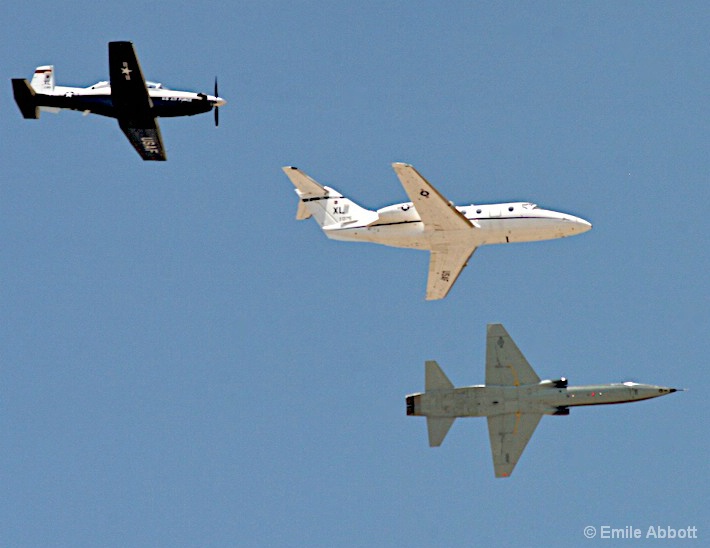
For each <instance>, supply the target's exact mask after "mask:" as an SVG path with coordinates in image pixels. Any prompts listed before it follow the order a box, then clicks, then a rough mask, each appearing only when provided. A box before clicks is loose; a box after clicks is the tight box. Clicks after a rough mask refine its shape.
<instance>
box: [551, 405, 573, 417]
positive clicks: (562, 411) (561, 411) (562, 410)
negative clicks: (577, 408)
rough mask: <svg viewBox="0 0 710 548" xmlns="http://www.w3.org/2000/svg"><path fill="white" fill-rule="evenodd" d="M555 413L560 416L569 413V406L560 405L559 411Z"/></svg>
mask: <svg viewBox="0 0 710 548" xmlns="http://www.w3.org/2000/svg"><path fill="white" fill-rule="evenodd" d="M553 415H556V416H560V415H563V416H564V415H569V407H558V408H557V411H555V412H554V413H553Z"/></svg>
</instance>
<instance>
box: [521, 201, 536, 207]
mask: <svg viewBox="0 0 710 548" xmlns="http://www.w3.org/2000/svg"><path fill="white" fill-rule="evenodd" d="M523 208H524V209H537V204H531V203H529V202H528V203H526V204H523Z"/></svg>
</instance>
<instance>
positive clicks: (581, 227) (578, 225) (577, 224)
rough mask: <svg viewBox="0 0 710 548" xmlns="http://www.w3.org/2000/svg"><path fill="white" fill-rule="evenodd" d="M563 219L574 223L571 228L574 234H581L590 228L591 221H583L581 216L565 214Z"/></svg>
mask: <svg viewBox="0 0 710 548" xmlns="http://www.w3.org/2000/svg"><path fill="white" fill-rule="evenodd" d="M564 218H565V221H569V222H571V223H574V228H573V229H572V230H573V231H574V233H575V234H582V233H583V232H587V231H588V230H591V229H592V223H590V222H589V221H585V220H584V219H582V218H581V217H575V216H574V215H565V216H564Z"/></svg>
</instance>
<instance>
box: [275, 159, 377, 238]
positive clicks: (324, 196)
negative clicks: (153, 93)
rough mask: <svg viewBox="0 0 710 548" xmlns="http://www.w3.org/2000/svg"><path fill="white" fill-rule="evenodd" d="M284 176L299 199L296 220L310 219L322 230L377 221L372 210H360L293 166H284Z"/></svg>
mask: <svg viewBox="0 0 710 548" xmlns="http://www.w3.org/2000/svg"><path fill="white" fill-rule="evenodd" d="M283 171H284V173H285V174H286V175H287V176H288V178H289V179H290V180H291V182H292V183H293V186H295V187H296V194H298V197H299V203H298V211H297V212H296V219H298V220H299V221H302V220H304V219H308V218H309V217H313V218H314V219H315V221H316V222H317V223H318V224H319V225H320V226H321V228H322V229H323V230H328V229H334V228H347V227H351V226H352V227H357V226H367V225H369V224H372V223H374V222H375V221H377V219H379V215H378V214H377V212H375V211H370V210H369V209H365V208H363V207H360V206H359V205H357V204H356V203H355V202H353V201H352V200H350V199H348V198H345V197H344V196H343V195H342V194H340V193H339V192H338V191H337V190H335V189H332V188H330V187H327V186H322V185H320V184H318V183H317V182H316V181H314V180H313V179H311V178H310V177H309V176H308V175H306V174H305V173H304V172H303V171H301V170H300V169H298V168H297V167H291V166H287V167H284V168H283Z"/></svg>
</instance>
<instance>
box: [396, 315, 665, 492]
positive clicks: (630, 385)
mask: <svg viewBox="0 0 710 548" xmlns="http://www.w3.org/2000/svg"><path fill="white" fill-rule="evenodd" d="M424 383H425V390H426V391H425V392H424V393H423V394H412V395H409V396H407V415H416V416H424V417H426V419H427V429H428V431H429V445H430V446H431V447H438V446H439V445H441V442H443V441H444V437H446V434H447V433H448V431H449V428H451V425H452V424H453V422H454V419H456V417H487V418H488V434H489V436H490V440H491V451H492V452H493V466H494V468H495V475H496V477H497V478H505V477H508V476H510V474H512V473H513V468H515V465H516V464H517V462H518V459H519V458H520V455H522V453H523V450H524V449H525V446H526V445H527V443H528V440H529V439H530V437H531V436H532V435H533V432H534V431H535V428H536V427H537V424H538V422H540V418H541V417H542V416H543V415H569V408H570V407H573V406H575V405H603V404H609V403H626V402H632V401H638V400H646V399H649V398H656V397H658V396H665V395H666V394H670V393H671V392H676V391H677V389H676V388H666V387H663V386H654V385H651V384H638V383H635V382H625V383H621V384H593V385H588V386H567V379H565V378H564V377H563V378H561V379H559V380H544V381H541V380H540V378H539V377H538V376H537V374H536V373H535V371H533V368H532V367H531V366H530V364H529V363H528V361H527V360H526V359H525V356H523V354H522V353H521V352H520V350H518V347H517V346H516V345H515V343H514V342H513V339H511V338H510V335H508V333H507V331H506V330H505V328H504V327H503V326H502V325H500V324H489V325H488V333H487V339H486V384H485V385H477V386H467V387H463V388H454V385H453V384H451V381H450V380H449V379H448V377H447V376H446V375H445V374H444V372H443V371H442V370H441V368H440V367H439V364H438V363H436V362H435V361H427V362H426V364H425V381H424Z"/></svg>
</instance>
